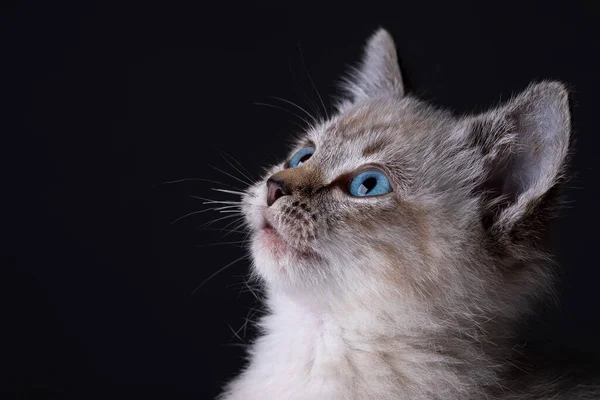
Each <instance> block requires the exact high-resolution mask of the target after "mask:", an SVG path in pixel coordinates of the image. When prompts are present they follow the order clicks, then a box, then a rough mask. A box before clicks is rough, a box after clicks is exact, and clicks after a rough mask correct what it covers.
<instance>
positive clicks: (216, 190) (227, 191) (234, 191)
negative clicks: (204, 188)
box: [210, 188, 246, 196]
mask: <svg viewBox="0 0 600 400" xmlns="http://www.w3.org/2000/svg"><path fill="white" fill-rule="evenodd" d="M210 189H211V190H214V191H215V192H223V193H230V194H239V195H241V196H243V195H244V194H246V193H244V192H238V191H236V190H226V189H217V188H210Z"/></svg>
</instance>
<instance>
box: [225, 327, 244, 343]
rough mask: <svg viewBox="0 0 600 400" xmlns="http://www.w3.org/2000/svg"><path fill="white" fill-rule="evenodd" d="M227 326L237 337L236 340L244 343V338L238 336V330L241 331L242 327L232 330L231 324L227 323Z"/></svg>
mask: <svg viewBox="0 0 600 400" xmlns="http://www.w3.org/2000/svg"><path fill="white" fill-rule="evenodd" d="M227 326H228V327H229V329H230V330H231V332H233V336H235V337H236V338H238V340H239V341H240V342H242V343H244V344H245V343H246V342H245V341H244V339H242V338H241V337H240V335H238V332H239V331H241V330H242V328H240V329H238V330H237V331H234V330H233V328H232V327H231V325H229V324H227ZM232 339H233V338H232Z"/></svg>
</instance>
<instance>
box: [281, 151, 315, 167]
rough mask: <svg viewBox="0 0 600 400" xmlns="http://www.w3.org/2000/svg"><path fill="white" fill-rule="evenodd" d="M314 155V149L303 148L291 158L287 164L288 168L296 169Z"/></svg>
mask: <svg viewBox="0 0 600 400" xmlns="http://www.w3.org/2000/svg"><path fill="white" fill-rule="evenodd" d="M314 153H315V148H314V147H305V148H303V149H301V150H298V151H297V152H296V154H294V155H293V156H292V158H291V159H290V161H289V162H288V163H287V165H286V166H287V167H288V168H296V167H299V166H301V165H302V164H304V163H305V162H307V161H308V159H309V158H310V157H312V155H313V154H314Z"/></svg>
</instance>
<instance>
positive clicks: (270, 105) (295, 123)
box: [253, 102, 313, 130]
mask: <svg viewBox="0 0 600 400" xmlns="http://www.w3.org/2000/svg"><path fill="white" fill-rule="evenodd" d="M253 104H255V105H257V106H266V107H272V108H276V109H278V110H282V111H285V112H287V113H290V114H292V115H293V116H295V117H296V118H298V119H300V120H302V122H304V123H305V124H306V125H307V126H311V125H313V124H311V123H310V122H308V120H307V119H306V118H303V117H301V116H299V115H298V114H296V113H295V112H292V111H290V110H288V109H285V108H283V107H278V106H275V105H273V104H268V103H260V102H254V103H253ZM291 122H292V123H293V124H294V125H296V126H297V127H299V128H300V129H301V130H304V129H306V127H305V126H302V125H300V124H299V123H297V122H296V121H291Z"/></svg>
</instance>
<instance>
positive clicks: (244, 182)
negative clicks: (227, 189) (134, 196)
mask: <svg viewBox="0 0 600 400" xmlns="http://www.w3.org/2000/svg"><path fill="white" fill-rule="evenodd" d="M209 167H211V168H213V169H216V170H217V171H219V172H221V173H223V174H225V175H227V176H229V177H231V178H233V179H235V180H237V181H239V182H242V183H243V184H244V185H248V186H252V182H246V181H244V180H242V179H240V178H238V177H237V176H235V175H231V174H230V173H229V172H225V171H223V170H222V169H220V168H217V167H215V166H214V165H209Z"/></svg>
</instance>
